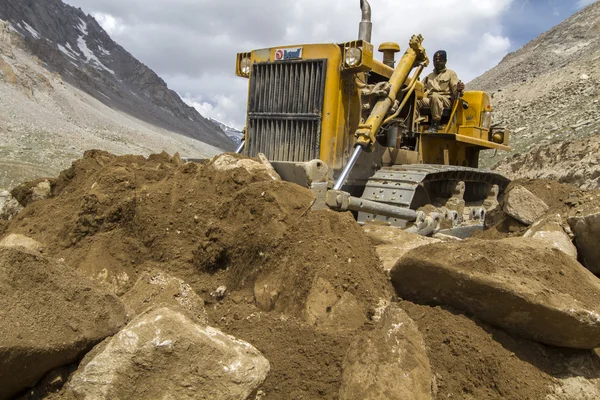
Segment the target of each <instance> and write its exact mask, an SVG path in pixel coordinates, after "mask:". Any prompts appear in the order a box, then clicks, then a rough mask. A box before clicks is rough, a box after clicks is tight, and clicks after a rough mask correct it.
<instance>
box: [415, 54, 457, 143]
mask: <svg viewBox="0 0 600 400" xmlns="http://www.w3.org/2000/svg"><path fill="white" fill-rule="evenodd" d="M446 61H447V54H446V51H445V50H439V51H436V53H435V54H434V55H433V66H434V71H433V72H432V73H431V74H429V75H428V76H427V77H426V78H425V80H424V81H423V84H424V85H425V97H424V98H423V99H422V100H419V103H418V107H419V109H421V108H423V107H429V108H430V109H431V123H430V125H429V129H428V130H427V132H437V131H438V129H439V127H440V121H441V119H442V113H443V111H444V107H445V108H449V107H452V102H453V101H454V100H456V99H457V98H458V97H459V96H460V93H462V91H463V90H465V84H464V83H462V82H461V81H460V80H459V79H458V75H457V74H456V72H454V71H452V70H450V69H447V68H446Z"/></svg>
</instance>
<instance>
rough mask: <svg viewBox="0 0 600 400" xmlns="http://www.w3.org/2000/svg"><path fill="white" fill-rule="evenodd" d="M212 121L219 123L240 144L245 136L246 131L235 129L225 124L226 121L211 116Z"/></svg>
mask: <svg viewBox="0 0 600 400" xmlns="http://www.w3.org/2000/svg"><path fill="white" fill-rule="evenodd" d="M209 119H210V121H211V122H212V123H213V124H215V125H217V126H218V127H219V128H221V130H222V131H223V132H225V134H226V135H227V136H229V138H230V139H231V140H233V141H234V142H235V143H236V144H239V143H240V142H241V141H242V138H243V137H244V133H243V132H242V131H240V130H239V129H235V128H233V127H231V126H228V125H225V124H224V123H222V122H220V121H217V120H216V119H213V118H209Z"/></svg>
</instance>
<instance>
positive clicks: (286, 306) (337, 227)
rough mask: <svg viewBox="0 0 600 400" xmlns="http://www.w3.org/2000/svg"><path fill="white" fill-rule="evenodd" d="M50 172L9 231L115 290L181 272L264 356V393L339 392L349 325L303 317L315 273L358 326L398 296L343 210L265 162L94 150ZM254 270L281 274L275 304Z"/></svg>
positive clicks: (219, 319)
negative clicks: (42, 191) (268, 307)
mask: <svg viewBox="0 0 600 400" xmlns="http://www.w3.org/2000/svg"><path fill="white" fill-rule="evenodd" d="M50 182H51V186H52V192H51V196H50V197H49V198H47V199H44V200H39V201H34V202H31V203H30V204H28V205H27V206H26V207H25V209H24V210H23V211H22V212H21V213H20V214H19V215H18V216H17V217H15V218H14V219H13V220H11V221H10V222H9V223H8V225H7V226H5V227H4V233H20V234H23V235H27V236H28V237H31V238H34V239H36V240H38V241H39V242H41V243H43V244H44V245H45V248H46V250H45V251H46V254H47V255H48V256H51V257H55V258H58V259H64V261H65V263H66V264H68V265H71V266H72V267H74V268H76V269H78V270H79V271H81V272H83V273H84V274H86V275H87V276H88V277H91V278H92V279H95V280H96V281H97V282H98V283H100V284H102V285H104V286H105V287H106V288H108V289H110V290H112V291H113V292H115V293H116V294H118V295H122V294H124V293H126V292H127V291H128V290H129V289H130V288H131V287H132V286H133V284H134V283H135V282H136V279H137V278H138V277H139V276H140V275H141V274H142V273H143V272H145V271H150V270H162V271H165V272H166V273H169V274H171V275H173V276H175V277H177V278H181V279H183V280H184V281H185V282H186V283H188V284H190V286H191V287H192V288H193V289H194V290H195V291H196V292H197V293H198V294H199V295H200V296H201V297H203V300H204V301H205V303H206V311H207V314H208V319H209V321H208V322H209V324H210V325H212V326H215V327H217V328H220V329H223V330H224V331H225V332H227V333H230V334H232V335H234V336H236V337H238V338H240V339H242V340H246V341H248V342H250V343H251V344H252V345H254V346H256V347H257V348H258V349H259V350H260V351H261V352H262V353H263V354H264V355H265V357H266V358H267V359H268V360H269V362H270V363H271V366H272V368H271V373H270V374H269V376H268V377H267V380H266V381H265V383H264V384H263V389H262V390H263V391H264V392H265V393H268V394H269V398H274V399H277V398H290V396H292V397H293V398H298V399H300V398H305V399H310V398H332V399H333V398H337V392H338V390H339V382H340V378H341V363H342V360H343V356H344V353H345V351H346V349H347V348H348V346H349V344H350V341H351V340H352V338H353V334H352V332H351V331H347V332H342V331H339V330H338V329H337V328H336V327H335V326H322V327H314V326H311V325H309V324H307V323H306V322H305V319H306V307H305V303H306V301H307V297H308V296H309V295H313V294H314V293H315V289H314V287H313V286H314V282H316V281H318V280H326V281H327V282H328V283H329V284H330V285H331V288H332V289H331V291H330V292H331V293H333V294H334V296H336V298H341V297H343V296H344V295H345V294H347V295H348V296H349V295H351V296H352V298H353V299H354V300H353V301H355V303H356V304H357V306H356V308H357V309H359V310H361V311H362V315H360V318H358V320H359V322H360V324H358V326H361V325H362V324H364V323H365V322H367V326H368V321H369V320H370V318H371V317H372V315H374V313H375V309H376V307H377V306H378V303H379V301H380V299H385V300H388V301H389V300H390V299H391V298H392V296H393V288H392V287H391V285H390V284H389V281H388V278H387V276H386V275H385V274H384V272H383V271H382V270H381V268H380V266H379V260H378V259H377V256H376V254H375V251H374V249H373V247H372V246H371V245H370V242H369V240H368V239H367V238H366V237H365V236H364V235H363V233H362V231H361V229H360V227H359V226H358V225H357V224H356V222H355V221H354V220H353V218H352V216H351V215H350V214H341V213H334V212H331V211H310V206H311V205H312V202H313V200H314V197H313V194H312V192H310V191H309V190H307V189H304V188H301V187H299V186H297V185H294V184H290V183H287V182H282V181H274V180H273V179H272V177H271V176H270V175H269V174H268V172H267V171H252V172H249V171H248V170H247V169H245V168H233V169H227V170H225V169H219V167H218V163H214V162H209V161H207V162H204V163H201V164H196V163H187V164H184V163H183V162H181V160H180V159H179V157H178V156H175V157H170V156H168V155H167V154H160V155H153V156H150V157H148V158H147V159H146V158H144V157H141V156H120V157H117V156H114V155H111V154H109V153H106V152H102V151H89V152H86V154H85V156H84V158H82V159H80V160H78V161H76V162H75V163H73V166H72V167H71V168H70V169H68V170H65V171H63V172H62V173H61V174H60V175H59V177H58V178H56V179H51V180H50ZM22 191H23V190H22V188H21V189H19V188H17V189H16V190H15V193H17V192H19V193H20V192H22ZM257 280H261V281H265V280H266V281H269V282H273V281H276V282H278V285H279V286H278V296H277V299H276V301H275V302H274V311H273V312H265V310H262V309H260V308H258V307H257V306H256V305H255V301H254V287H255V281H257ZM331 293H328V295H329V294H331ZM327 307H329V306H327V305H325V304H324V307H323V313H325V314H326V313H327V312H329V311H331V310H328V309H326V308H327ZM355 325H356V324H355ZM360 329H363V328H360ZM364 329H366V328H364Z"/></svg>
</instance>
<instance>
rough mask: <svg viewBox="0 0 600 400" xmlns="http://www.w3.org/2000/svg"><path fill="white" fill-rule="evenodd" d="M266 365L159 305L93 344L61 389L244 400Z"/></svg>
mask: <svg viewBox="0 0 600 400" xmlns="http://www.w3.org/2000/svg"><path fill="white" fill-rule="evenodd" d="M269 368H270V366H269V362H268V361H267V360H266V359H265V358H264V357H263V356H262V354H261V353H260V352H259V351H258V350H256V349H255V348H254V347H253V346H252V345H250V344H249V343H246V342H244V341H241V340H238V339H236V338H234V337H232V336H229V335H226V334H224V333H223V332H221V331H219V330H217V329H214V328H212V327H208V326H201V325H198V324H196V323H195V322H194V321H193V320H191V319H190V318H188V317H187V316H185V315H184V314H182V313H179V312H177V311H174V310H171V309H169V308H166V307H161V308H156V309H151V310H148V311H146V312H144V313H143V314H141V315H139V316H138V317H136V318H135V319H134V320H132V321H131V322H130V323H129V324H128V325H127V326H126V327H125V328H123V329H122V330H121V331H120V332H119V333H118V334H117V335H115V336H113V337H112V338H111V339H108V340H107V341H105V342H104V343H102V344H101V345H99V346H97V347H96V348H95V349H94V350H93V351H92V352H91V353H90V354H88V355H87V356H86V357H85V358H84V360H83V361H82V363H81V364H80V366H79V369H78V370H77V371H76V372H75V373H74V374H73V376H72V377H71V379H70V380H69V382H68V383H67V386H66V388H65V391H66V395H67V396H69V395H73V397H76V398H86V399H150V398H153V399H220V400H233V399H239V400H244V399H246V398H248V396H249V395H250V394H251V393H252V392H254V391H255V390H256V388H257V387H258V386H259V385H260V384H261V383H262V382H263V381H264V379H265V378H266V376H267V374H268V372H269Z"/></svg>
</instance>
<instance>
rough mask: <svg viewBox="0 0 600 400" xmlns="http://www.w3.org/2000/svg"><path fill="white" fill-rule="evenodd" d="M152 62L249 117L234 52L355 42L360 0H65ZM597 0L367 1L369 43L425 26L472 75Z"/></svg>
mask: <svg viewBox="0 0 600 400" xmlns="http://www.w3.org/2000/svg"><path fill="white" fill-rule="evenodd" d="M64 1H65V2H66V3H68V4H70V5H72V6H75V7H80V8H81V9H82V10H83V11H84V12H85V13H87V14H91V15H92V16H94V17H95V18H96V20H98V22H99V23H100V25H102V27H103V28H104V29H105V30H106V31H107V32H108V34H109V35H110V36H111V37H112V38H113V40H115V41H116V42H117V43H119V44H120V45H121V46H123V47H124V48H125V49H126V50H128V51H129V52H130V53H131V54H133V56H134V57H136V58H137V59H138V60H140V61H141V62H143V63H144V64H146V65H148V66H149V67H150V68H152V69H153V70H154V71H155V72H156V73H157V74H158V75H160V76H161V77H162V78H163V79H164V80H165V81H166V82H167V85H168V86H169V88H171V89H173V90H175V91H176V92H177V93H179V95H180V96H181V97H182V98H183V99H184V101H186V102H187V103H188V104H190V105H193V106H194V107H195V108H196V109H197V110H198V111H199V112H200V114H202V115H203V116H205V117H210V118H214V119H217V120H219V121H221V122H223V123H225V124H227V125H229V126H232V127H234V128H237V129H241V128H243V126H244V124H245V116H244V115H245V108H246V101H247V90H248V80H247V79H245V78H240V77H237V76H235V60H236V54H237V53H239V52H246V51H250V50H253V49H260V48H266V47H277V46H281V45H290V44H305V43H332V42H333V43H341V42H346V41H350V40H354V39H356V37H357V34H358V23H359V22H360V18H361V11H360V1H359V0H127V1H123V0H64ZM594 1H595V0H418V1H410V0H370V4H371V8H372V21H373V35H372V40H371V42H372V43H373V44H374V45H375V46H376V47H377V46H379V44H380V43H382V42H386V41H394V42H397V43H399V44H400V47H401V48H402V51H404V50H405V49H406V47H407V45H408V40H409V38H410V36H411V35H412V34H415V33H421V34H422V35H423V37H424V38H425V41H424V47H425V48H426V49H427V51H428V54H429V55H430V56H432V55H433V53H434V52H435V51H436V50H439V49H445V50H447V52H448V67H449V68H451V69H453V70H455V71H456V72H457V73H458V75H459V77H460V78H461V79H462V80H463V81H465V82H468V81H469V80H471V79H473V78H475V77H477V76H479V75H481V74H482V73H484V72H485V71H487V70H489V69H490V68H492V67H494V66H495V65H497V64H498V62H500V60H501V59H502V58H503V57H504V56H505V55H506V54H507V53H509V52H511V51H514V50H518V49H519V48H520V47H521V46H523V45H524V44H525V43H527V42H529V41H530V40H532V39H534V38H535V37H537V36H538V35H540V34H541V33H543V32H545V31H547V30H548V29H550V28H552V27H553V26H554V25H556V24H558V23H560V22H561V21H563V20H564V19H566V18H568V17H569V16H571V15H572V14H574V13H575V12H577V11H579V10H580V9H581V8H583V7H585V6H586V5H589V4H591V3H593V2H594Z"/></svg>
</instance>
